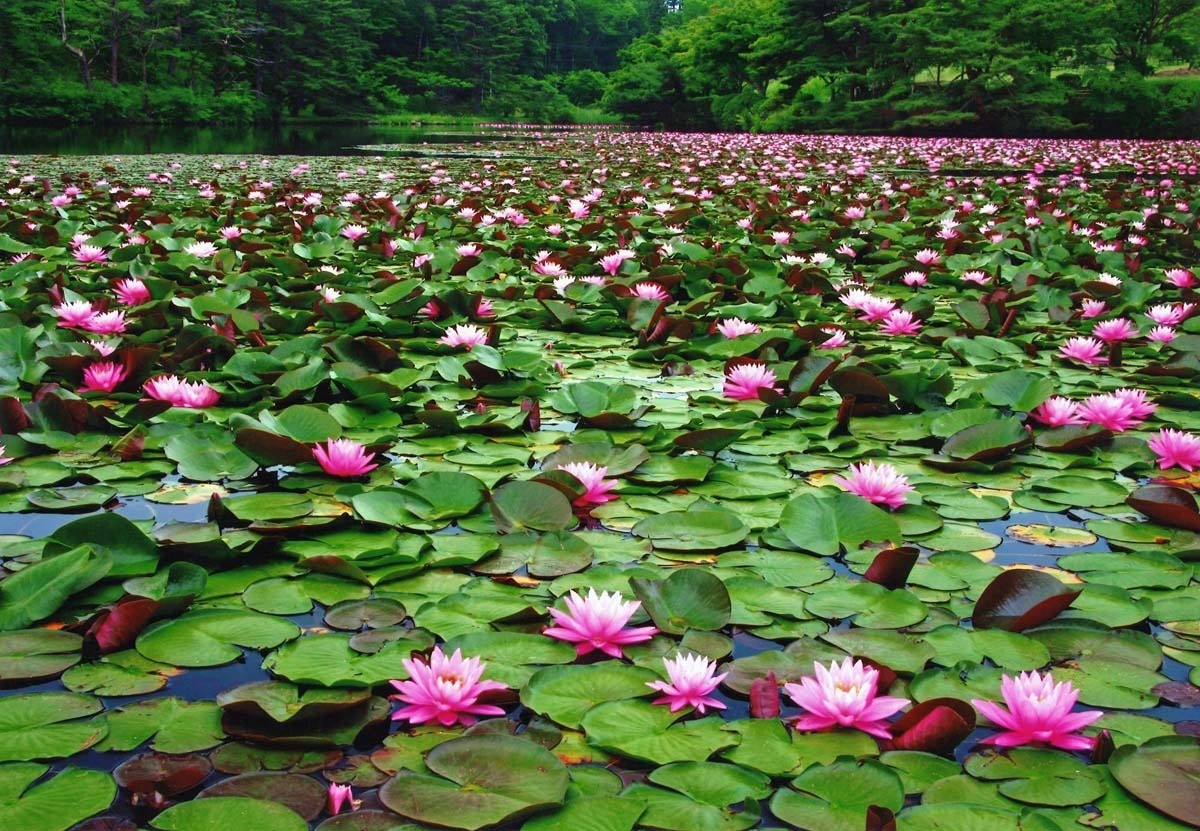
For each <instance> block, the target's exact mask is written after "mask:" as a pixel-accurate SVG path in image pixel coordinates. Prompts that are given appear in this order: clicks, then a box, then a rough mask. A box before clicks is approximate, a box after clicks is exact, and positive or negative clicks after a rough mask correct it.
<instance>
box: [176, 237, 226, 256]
mask: <svg viewBox="0 0 1200 831" xmlns="http://www.w3.org/2000/svg"><path fill="white" fill-rule="evenodd" d="M218 250H219V249H218V248H217V246H215V245H214V244H213V243H211V242H209V241H207V240H202V241H200V242H193V243H189V244H188V245H185V246H183V252H184V253H185V254H191V255H192V256H193V257H200V258H204V257H211V256H212V255H213V254H216V253H217V251H218Z"/></svg>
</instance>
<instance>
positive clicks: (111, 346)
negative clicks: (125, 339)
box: [87, 338, 120, 358]
mask: <svg viewBox="0 0 1200 831" xmlns="http://www.w3.org/2000/svg"><path fill="white" fill-rule="evenodd" d="M119 342H120V339H119V338H118V340H116V341H106V340H89V341H88V342H87V343H88V346H90V347H92V349H95V350H96V351H97V352H99V353H100V357H102V358H107V357H108V356H109V355H111V354H112V353H114V352H116V351H117V344H118V343H119Z"/></svg>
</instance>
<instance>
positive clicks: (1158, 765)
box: [1108, 736, 1200, 825]
mask: <svg viewBox="0 0 1200 831" xmlns="http://www.w3.org/2000/svg"><path fill="white" fill-rule="evenodd" d="M1108 767H1109V770H1110V771H1111V772H1112V775H1113V778H1114V779H1116V780H1117V781H1118V782H1120V783H1121V787H1123V788H1125V790H1127V791H1129V792H1130V793H1132V794H1133V795H1134V796H1136V797H1137V798H1138V799H1140V800H1142V801H1143V802H1146V803H1148V804H1149V805H1152V806H1153V807H1154V808H1156V809H1157V810H1159V811H1161V812H1163V813H1164V814H1166V815H1167V816H1169V817H1171V818H1173V819H1176V820H1179V821H1180V822H1185V823H1187V824H1189V825H1200V745H1197V743H1196V740H1195V739H1194V738H1187V737H1182V736H1179V737H1176V736H1164V737H1163V738H1159V739H1151V740H1150V741H1148V742H1146V743H1145V744H1144V745H1142V746H1141V747H1135V746H1133V745H1123V746H1122V747H1119V748H1117V750H1116V751H1115V752H1114V753H1113V755H1112V758H1111V759H1110V760H1109V765H1108Z"/></svg>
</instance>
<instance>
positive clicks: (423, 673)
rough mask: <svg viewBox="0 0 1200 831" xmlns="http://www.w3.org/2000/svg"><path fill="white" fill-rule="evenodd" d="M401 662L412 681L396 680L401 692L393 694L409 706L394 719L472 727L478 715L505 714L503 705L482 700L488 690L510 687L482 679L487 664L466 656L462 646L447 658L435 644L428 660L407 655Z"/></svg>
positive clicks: (402, 709) (395, 713)
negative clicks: (461, 648) (484, 702)
mask: <svg viewBox="0 0 1200 831" xmlns="http://www.w3.org/2000/svg"><path fill="white" fill-rule="evenodd" d="M401 663H402V664H403V665H404V669H405V670H407V671H408V675H409V680H407V681H392V682H391V684H392V686H393V687H395V688H396V689H397V690H398V691H399V694H398V695H393V696H389V697H390V698H393V699H397V700H399V701H403V702H404V703H405V704H407V705H408V706H407V707H401V708H400V709H399V710H397V711H396V712H394V713H392V719H393V720H404V721H408V722H410V723H411V724H424V723H425V722H427V721H436V722H438V723H439V724H441V725H442V726H443V727H450V726H452V725H455V724H461V725H463V726H465V727H470V726H471V725H472V724H474V723H475V722H476V721H477V719H476V718H475V717H476V716H502V715H504V710H502V709H501V708H500V707H497V706H495V705H493V704H480V703H478V702H479V697H480V696H481V695H483V694H484V693H488V692H492V691H494V690H506V689H508V687H506V686H504V685H503V684H501V683H500V682H499V681H481V680H480V678H481V676H482V675H483V671H484V669H486V668H487V664H485V663H483V662H482V661H481V660H479V658H478V657H474V658H464V657H463V656H462V651H461V650H459V649H456V650H454V654H453V655H451V656H450V657H446V655H445V654H443V652H442V650H441V648H440V647H437V646H435V647H434V648H433V652H432V653H431V654H430V656H429V662H428V663H425V662H424V661H421V660H418V659H416V658H405V659H404V660H402V661H401Z"/></svg>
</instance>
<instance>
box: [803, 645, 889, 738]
mask: <svg viewBox="0 0 1200 831" xmlns="http://www.w3.org/2000/svg"><path fill="white" fill-rule="evenodd" d="M814 676H815V677H814ZM878 685H879V670H877V669H875V668H874V667H869V666H864V665H863V663H862V661H855V660H853V659H852V658H849V657H847V658H846V659H845V660H844V661H842V663H841V664H838V662H837V661H834V662H833V663H831V664H830V665H829V666H828V667H825V666H822V665H821V664H819V663H816V662H814V663H813V675H806V676H804V677H803V678H801V679H800V683H799V684H784V686H783V689H784V691H785V692H786V693H787V694H788V696H790V697H791V699H792V701H794V702H796V705H797V706H798V707H803V708H804V709H805V710H807V711H808V715H804V716H800V717H799V718H798V719H796V720H795V722H793V725H794V726H795V727H796V728H797V729H799V730H828V729H829V728H831V727H852V728H854V729H856V730H862V731H863V732H864V733H869V734H870V735H872V736H877V737H879V738H881V739H890V738H891V734H890V733H889V732H888V728H887V725H886V724H885V723H884V721H883V720H884V719H885V718H887V717H888V716H891V715H894V714H895V713H897V712H899V711H900V710H902V709H903V708H904V706H905V705H906V704H908V701H907V700H906V699H903V698H896V697H895V696H890V695H878V692H879V690H878Z"/></svg>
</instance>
